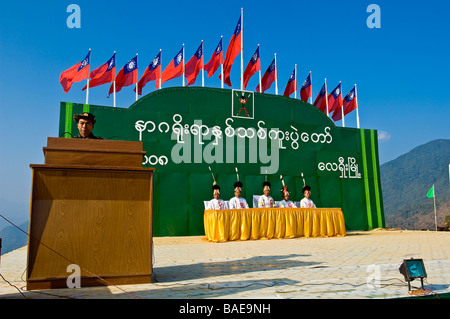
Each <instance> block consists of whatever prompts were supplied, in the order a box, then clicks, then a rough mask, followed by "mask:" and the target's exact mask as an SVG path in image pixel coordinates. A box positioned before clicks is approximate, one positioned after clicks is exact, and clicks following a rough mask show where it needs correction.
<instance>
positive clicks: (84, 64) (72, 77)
mask: <svg viewBox="0 0 450 319" xmlns="http://www.w3.org/2000/svg"><path fill="white" fill-rule="evenodd" d="M90 62H91V50H89V53H88V54H87V55H86V57H85V58H84V59H83V61H81V62H80V63H77V64H75V65H74V66H72V67H71V68H69V69H67V70H65V71H63V72H62V73H61V75H60V77H59V83H61V85H62V87H63V89H64V93H67V92H69V90H70V87H71V86H72V84H73V83H75V82H80V81H83V80H86V79H88V78H89V64H90Z"/></svg>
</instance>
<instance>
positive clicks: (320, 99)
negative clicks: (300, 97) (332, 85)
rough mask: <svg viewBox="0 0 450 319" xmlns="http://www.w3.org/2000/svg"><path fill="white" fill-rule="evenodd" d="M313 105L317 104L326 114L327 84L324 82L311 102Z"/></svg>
mask: <svg viewBox="0 0 450 319" xmlns="http://www.w3.org/2000/svg"><path fill="white" fill-rule="evenodd" d="M313 105H314V106H317V107H318V108H319V109H320V110H321V111H322V112H324V113H325V114H327V85H326V83H325V84H324V85H323V86H322V89H321V90H320V92H319V94H318V95H317V97H316V100H315V101H314V103H313Z"/></svg>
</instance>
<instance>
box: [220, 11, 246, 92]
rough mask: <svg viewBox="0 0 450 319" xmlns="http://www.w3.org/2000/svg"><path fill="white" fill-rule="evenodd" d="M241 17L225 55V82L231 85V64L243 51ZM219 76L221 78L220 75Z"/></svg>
mask: <svg viewBox="0 0 450 319" xmlns="http://www.w3.org/2000/svg"><path fill="white" fill-rule="evenodd" d="M241 18H242V17H239V21H238V24H237V26H236V29H235V30H234V33H233V36H232V37H231V40H230V44H229V45H228V48H227V53H226V55H225V62H224V64H223V73H224V80H223V82H224V83H225V84H226V85H228V86H231V79H230V73H231V66H232V65H233V62H234V59H235V58H236V57H237V56H238V55H239V53H240V52H241V35H242V32H241V30H242V28H241ZM219 78H220V79H221V76H220V75H219Z"/></svg>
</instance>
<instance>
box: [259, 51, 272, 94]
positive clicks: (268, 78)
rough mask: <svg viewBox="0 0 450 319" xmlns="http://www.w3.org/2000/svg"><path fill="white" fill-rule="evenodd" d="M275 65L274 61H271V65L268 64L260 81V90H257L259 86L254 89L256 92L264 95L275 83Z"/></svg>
mask: <svg viewBox="0 0 450 319" xmlns="http://www.w3.org/2000/svg"><path fill="white" fill-rule="evenodd" d="M276 69H277V68H276V65H275V59H273V61H272V63H270V65H269V67H268V68H267V70H266V73H264V75H263V78H262V80H261V85H262V90H261V91H260V90H259V84H258V86H257V87H256V92H261V93H264V92H265V91H267V90H268V89H269V88H270V86H271V85H272V83H273V82H275V80H276V78H277V71H276Z"/></svg>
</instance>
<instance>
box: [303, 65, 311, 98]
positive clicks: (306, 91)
mask: <svg viewBox="0 0 450 319" xmlns="http://www.w3.org/2000/svg"><path fill="white" fill-rule="evenodd" d="M311 96H312V92H311V72H309V75H308V77H307V78H306V80H305V82H303V85H302V88H301V89H300V98H301V99H302V101H304V102H308V99H309V98H310V97H311Z"/></svg>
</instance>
